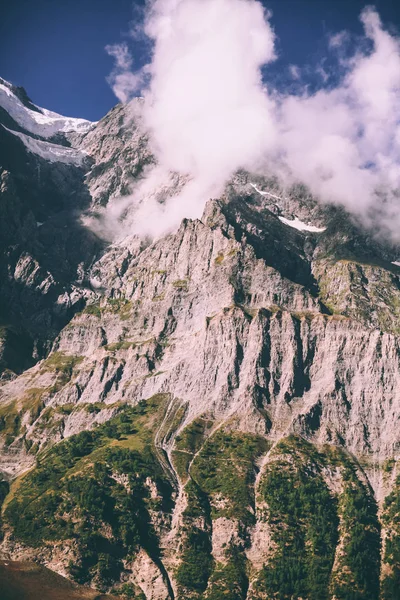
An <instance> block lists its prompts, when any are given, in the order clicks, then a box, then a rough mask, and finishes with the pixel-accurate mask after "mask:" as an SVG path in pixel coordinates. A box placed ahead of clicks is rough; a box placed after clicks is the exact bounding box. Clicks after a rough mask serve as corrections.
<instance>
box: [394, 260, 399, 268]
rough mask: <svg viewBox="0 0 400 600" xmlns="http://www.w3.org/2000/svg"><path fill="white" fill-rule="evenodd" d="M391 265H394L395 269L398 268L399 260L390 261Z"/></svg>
mask: <svg viewBox="0 0 400 600" xmlns="http://www.w3.org/2000/svg"><path fill="white" fill-rule="evenodd" d="M392 265H396V267H400V260H392Z"/></svg>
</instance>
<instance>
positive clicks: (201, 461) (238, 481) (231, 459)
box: [190, 429, 268, 523]
mask: <svg viewBox="0 0 400 600" xmlns="http://www.w3.org/2000/svg"><path fill="white" fill-rule="evenodd" d="M267 449H268V443H267V442H266V440H265V439H264V438H262V437H259V436H255V435H252V434H248V433H241V432H238V431H235V432H234V431H232V432H228V431H225V430H223V429H219V430H217V431H216V432H215V433H214V434H213V435H212V436H211V437H209V438H208V439H207V440H206V441H205V442H204V445H203V447H202V449H201V451H200V452H199V454H198V455H197V456H196V458H195V459H194V461H193V463H192V465H191V468H190V474H191V476H192V478H193V479H194V480H195V481H196V483H197V484H198V486H199V487H200V489H201V490H202V491H203V492H204V493H206V494H207V495H208V496H210V498H218V500H219V501H220V502H219V504H218V505H219V507H218V508H216V506H215V505H214V506H213V508H212V517H213V518H217V517H222V516H224V517H228V518H234V519H239V520H240V521H242V522H244V523H252V522H253V521H254V514H253V511H250V510H249V508H251V507H252V506H254V487H253V483H254V476H255V464H254V463H255V460H256V459H257V458H258V457H259V456H260V455H261V454H263V453H264V452H266V451H267Z"/></svg>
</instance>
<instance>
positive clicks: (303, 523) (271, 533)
mask: <svg viewBox="0 0 400 600" xmlns="http://www.w3.org/2000/svg"><path fill="white" fill-rule="evenodd" d="M7 97H9V96H7ZM7 106H8V105H4V104H3V108H4V110H7ZM140 107H141V102H140V101H134V103H133V104H132V105H128V106H118V107H116V108H115V109H113V110H112V111H111V112H110V113H109V114H108V115H107V116H106V117H105V118H104V119H103V120H101V121H100V122H99V123H98V124H94V125H92V126H88V128H87V130H85V131H83V132H82V131H81V127H80V126H79V128H78V129H79V131H73V132H72V133H71V132H66V131H65V130H64V131H63V130H62V127H61V129H60V130H59V131H58V135H59V136H61V137H59V139H58V140H52V141H50V142H49V141H48V140H47V138H46V132H47V131H48V130H47V129H44V130H43V131H42V133H40V132H39V133H36V131H35V132H32V131H31V132H30V133H31V134H32V133H34V135H38V136H40V138H41V139H36V138H34V137H32V136H31V137H30V138H29V140H30V141H29V142H26V140H25V142H24V140H23V139H21V135H25V136H29V135H30V134H29V132H28V131H27V130H26V131H25V132H20V131H19V132H18V131H17V132H16V130H15V129H14V133H13V132H12V131H9V129H10V122H11V121H10V120H8V124H7V123H5V125H6V127H7V129H5V128H4V127H3V128H2V129H1V132H0V133H1V135H2V136H4V137H3V148H7V152H4V154H3V155H2V156H1V157H0V164H1V165H2V169H3V171H2V173H3V174H2V178H3V182H5V183H4V184H3V188H2V195H1V205H0V206H1V207H2V208H1V210H2V211H3V213H2V214H4V215H5V216H6V218H8V219H10V218H12V219H13V221H10V223H11V224H10V225H8V226H7V227H4V237H3V236H2V238H1V239H2V240H3V241H2V246H1V259H0V268H1V269H2V273H4V277H3V278H2V284H1V289H0V293H1V298H2V299H4V300H2V307H3V313H4V314H2V315H1V317H2V319H3V320H4V323H5V325H4V327H3V328H2V329H1V330H0V331H1V332H3V333H1V336H2V337H1V340H2V342H1V344H0V361H2V363H0V364H1V366H2V368H3V379H2V384H1V387H0V427H1V431H0V439H1V447H0V452H1V456H0V461H1V462H0V468H1V471H2V473H3V475H4V479H5V481H4V482H3V484H2V485H3V488H2V489H3V492H4V493H3V496H4V504H3V512H2V515H3V516H2V519H3V531H4V540H3V543H2V552H3V554H4V555H5V556H6V557H11V558H12V559H13V560H32V559H33V560H38V561H40V562H42V563H43V564H45V565H47V566H48V567H50V568H51V569H53V570H55V571H57V572H58V573H60V574H62V575H67V576H68V577H70V578H73V579H75V580H76V581H78V582H79V583H88V584H90V585H92V586H93V587H97V588H98V589H100V590H102V591H110V590H117V593H121V594H122V593H125V596H126V597H143V594H144V596H145V597H146V598H158V599H160V600H161V599H167V598H186V597H188V598H197V599H200V598H204V599H206V598H207V599H208V598H211V599H213V600H217V599H220V598H225V599H232V600H234V599H237V598H242V599H243V600H244V599H248V600H256V599H257V600H258V599H261V598H274V597H279V598H288V599H289V598H299V599H300V598H303V599H304V598H309V599H315V600H321V599H324V598H331V599H332V600H333V598H357V599H358V598H360V599H364V598H365V599H377V598H383V599H385V600H389V599H392V598H393V599H395V598H396V597H397V596H396V594H397V590H398V582H399V577H400V561H399V551H400V550H399V548H400V538H399V531H398V525H397V521H398V519H399V498H400V496H399V491H400V490H399V487H400V479H399V476H400V474H399V471H398V458H399V451H400V433H399V432H400V428H399V422H400V401H399V400H400V399H399V391H398V390H399V389H400V385H399V384H400V373H399V356H400V352H399V350H400V338H399V325H398V317H399V306H400V269H399V267H398V265H396V264H395V263H396V262H397V258H398V257H399V249H398V248H396V247H393V246H391V245H389V244H387V243H384V242H382V241H380V240H375V239H374V238H373V236H372V235H371V233H370V232H368V231H366V230H364V229H363V228H362V227H361V226H360V224H358V223H356V222H355V221H354V220H353V219H352V218H351V217H350V215H348V214H347V213H346V212H345V211H344V210H343V209H341V208H338V207H332V206H326V205H322V204H320V203H319V202H318V201H317V200H316V199H315V198H312V197H310V195H309V194H308V193H307V190H305V189H304V188H303V187H302V186H301V185H298V186H294V187H293V188H291V189H290V190H283V189H281V188H280V186H279V184H278V182H277V181H276V180H274V179H271V178H270V177H267V176H265V177H262V176H260V175H254V174H250V173H246V172H240V173H237V174H236V175H235V177H234V178H233V179H232V180H231V181H230V182H229V184H228V185H227V187H226V190H225V193H224V195H223V196H222V197H221V198H219V199H212V200H209V202H208V203H207V205H206V207H205V209H204V213H203V216H202V218H201V219H200V220H187V219H185V220H183V222H182V223H181V225H180V227H179V229H178V230H177V231H176V232H174V233H171V234H169V235H167V236H164V237H163V238H161V239H159V240H156V241H153V242H149V241H145V240H140V239H138V238H137V237H128V238H126V239H124V240H123V241H121V242H115V243H113V244H106V243H105V242H102V241H101V240H99V239H98V238H97V237H96V236H95V235H94V234H93V233H92V232H91V231H90V230H89V229H87V228H86V227H85V226H84V225H83V224H82V221H81V216H82V214H84V215H86V216H87V215H90V217H91V218H92V219H96V211H97V210H99V209H100V208H101V207H104V206H106V205H107V204H109V203H112V202H113V199H114V198H115V197H118V196H119V195H121V194H125V193H128V192H129V189H130V185H131V183H132V182H135V181H136V182H137V181H140V180H141V177H143V174H144V173H146V167H147V166H148V165H151V164H153V162H154V158H153V157H152V155H151V152H150V149H149V145H148V139H147V134H146V132H144V131H143V129H142V124H141V119H140ZM30 110H31V109H30ZM8 114H9V117H10V118H14V117H13V115H15V114H16V111H15V110H10V112H9V113H8ZM20 126H21V122H20ZM17 134H18V135H17ZM38 144H39V146H38ZM41 144H51V146H49V145H48V146H45V148H46V152H44V151H43V146H42V145H41ZM68 144H70V145H71V146H68ZM53 146H56V148H54V147H53ZM67 150H68V151H69V153H68V156H72V155H74V156H78V155H79V156H80V157H82V160H81V159H80V161H79V164H78V163H77V162H76V161H75V162H74V161H68V162H66V161H65V160H53V159H54V156H57V153H59V154H58V156H59V158H60V156H61V157H64V158H65V156H66V154H65V153H66V152H67ZM71 153H75V154H71ZM84 153H87V154H84ZM38 169H39V171H40V173H41V175H40V178H39V177H38V176H37V172H38ZM155 193H157V190H155ZM42 220H43V222H44V224H43V225H42V224H41V225H40V226H39V225H38V223H42ZM2 222H3V223H4V221H2ZM65 229H66V230H67V231H64V230H65ZM17 325H18V326H17ZM33 348H34V350H33ZM33 363H35V364H33ZM8 490H9V491H8ZM121 586H124V587H123V588H122V587H121ZM141 595H142V596H141Z"/></svg>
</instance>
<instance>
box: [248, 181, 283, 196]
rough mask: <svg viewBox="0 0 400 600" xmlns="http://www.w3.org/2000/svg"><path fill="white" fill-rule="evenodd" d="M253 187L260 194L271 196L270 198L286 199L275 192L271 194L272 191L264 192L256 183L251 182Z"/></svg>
mask: <svg viewBox="0 0 400 600" xmlns="http://www.w3.org/2000/svg"><path fill="white" fill-rule="evenodd" d="M250 185H251V187H252V188H254V189H255V190H256V192H258V193H259V194H260V196H269V197H270V198H275V199H276V200H284V198H282V197H281V196H276V195H275V194H271V192H263V191H262V190H260V189H259V188H258V187H257V186H256V184H255V183H251V184H250Z"/></svg>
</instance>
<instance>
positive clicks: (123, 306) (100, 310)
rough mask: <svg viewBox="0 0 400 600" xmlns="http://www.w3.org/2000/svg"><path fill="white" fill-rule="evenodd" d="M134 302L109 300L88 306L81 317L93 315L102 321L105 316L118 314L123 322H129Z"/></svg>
mask: <svg viewBox="0 0 400 600" xmlns="http://www.w3.org/2000/svg"><path fill="white" fill-rule="evenodd" d="M132 309H133V306H132V302H131V301H130V300H127V299H126V298H107V301H106V302H105V303H102V304H100V303H96V304H88V305H87V306H86V307H85V308H84V309H83V311H82V312H81V313H80V314H81V315H91V316H92V317H96V318H97V319H101V317H102V316H103V315H104V314H107V313H109V314H110V313H111V314H118V316H119V318H120V319H121V320H122V321H127V320H128V319H129V318H130V316H131V314H132Z"/></svg>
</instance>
